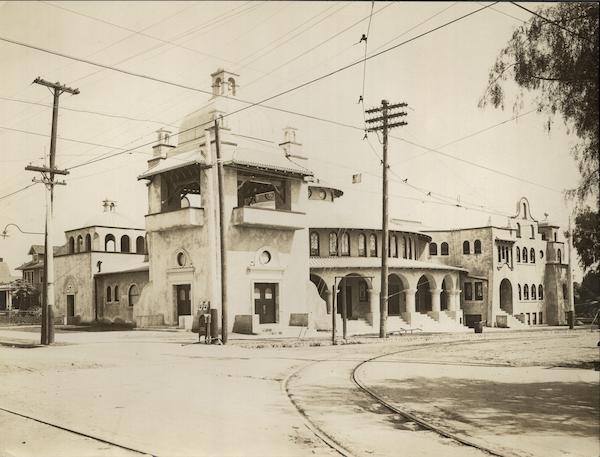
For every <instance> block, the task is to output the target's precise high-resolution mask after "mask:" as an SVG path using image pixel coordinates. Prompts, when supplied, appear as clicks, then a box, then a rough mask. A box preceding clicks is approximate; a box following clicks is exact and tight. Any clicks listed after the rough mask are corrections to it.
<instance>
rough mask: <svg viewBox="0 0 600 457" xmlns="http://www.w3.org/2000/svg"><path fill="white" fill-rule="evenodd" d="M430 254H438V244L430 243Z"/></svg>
mask: <svg viewBox="0 0 600 457" xmlns="http://www.w3.org/2000/svg"><path fill="white" fill-rule="evenodd" d="M429 255H437V244H435V243H429Z"/></svg>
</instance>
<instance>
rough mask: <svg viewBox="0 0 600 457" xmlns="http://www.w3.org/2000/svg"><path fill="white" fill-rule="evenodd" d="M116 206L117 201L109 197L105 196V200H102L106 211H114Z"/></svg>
mask: <svg viewBox="0 0 600 457" xmlns="http://www.w3.org/2000/svg"><path fill="white" fill-rule="evenodd" d="M116 207H117V202H116V201H114V200H109V199H108V198H105V199H104V200H102V208H103V209H104V212H105V213H114V212H115V209H116Z"/></svg>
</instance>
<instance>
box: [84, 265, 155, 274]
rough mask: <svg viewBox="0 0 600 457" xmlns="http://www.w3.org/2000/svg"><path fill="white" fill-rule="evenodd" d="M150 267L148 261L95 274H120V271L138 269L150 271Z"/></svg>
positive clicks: (135, 270) (132, 271)
mask: <svg viewBox="0 0 600 457" xmlns="http://www.w3.org/2000/svg"><path fill="white" fill-rule="evenodd" d="M149 269H150V267H149V265H148V263H144V264H142V265H138V266H136V267H131V268H123V269H120V270H109V271H102V272H100V273H96V274H95V275H94V276H103V275H113V274H119V273H135V272H137V271H148V270H149Z"/></svg>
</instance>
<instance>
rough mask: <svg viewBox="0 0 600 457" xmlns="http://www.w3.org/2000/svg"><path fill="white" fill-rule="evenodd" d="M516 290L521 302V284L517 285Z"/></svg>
mask: <svg viewBox="0 0 600 457" xmlns="http://www.w3.org/2000/svg"><path fill="white" fill-rule="evenodd" d="M517 289H518V290H519V300H522V294H521V284H517Z"/></svg>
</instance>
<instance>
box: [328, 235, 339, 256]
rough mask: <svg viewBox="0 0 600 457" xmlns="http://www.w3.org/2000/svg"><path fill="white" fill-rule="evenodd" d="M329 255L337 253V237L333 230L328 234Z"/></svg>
mask: <svg viewBox="0 0 600 457" xmlns="http://www.w3.org/2000/svg"><path fill="white" fill-rule="evenodd" d="M329 255H338V237H337V233H335V232H331V233H330V234H329Z"/></svg>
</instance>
